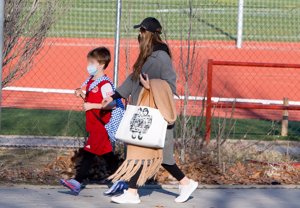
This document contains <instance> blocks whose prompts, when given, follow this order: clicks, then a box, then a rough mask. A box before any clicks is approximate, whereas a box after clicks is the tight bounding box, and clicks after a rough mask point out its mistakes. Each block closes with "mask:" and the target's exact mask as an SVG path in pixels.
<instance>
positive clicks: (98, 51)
mask: <svg viewBox="0 0 300 208" xmlns="http://www.w3.org/2000/svg"><path fill="white" fill-rule="evenodd" d="M87 58H93V59H96V60H97V61H98V63H99V64H104V67H103V69H106V68H107V66H108V64H109V62H110V52H109V50H108V49H107V48H105V47H99V48H95V49H93V50H91V51H90V52H89V53H88V55H87Z"/></svg>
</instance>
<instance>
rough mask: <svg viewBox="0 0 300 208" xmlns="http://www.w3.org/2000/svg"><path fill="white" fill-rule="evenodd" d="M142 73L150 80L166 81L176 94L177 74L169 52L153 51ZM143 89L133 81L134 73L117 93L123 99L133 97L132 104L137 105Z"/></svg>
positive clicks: (138, 82) (137, 82)
mask: <svg viewBox="0 0 300 208" xmlns="http://www.w3.org/2000/svg"><path fill="white" fill-rule="evenodd" d="M142 73H145V74H148V77H149V79H162V80H166V81H167V82H168V83H169V85H170V87H171V89H172V92H173V94H175V95H177V93H176V73H175V71H174V69H173V65H172V60H171V58H170V56H169V55H168V53H167V52H165V51H163V50H157V51H153V52H152V54H151V56H149V57H148V58H147V60H146V62H145V63H144V65H143V67H142ZM141 89H142V85H141V84H140V81H139V80H137V81H133V80H132V73H131V74H130V75H129V76H128V77H127V79H126V80H125V81H124V82H123V84H122V85H121V86H119V87H118V88H117V90H116V91H117V92H118V93H119V94H120V95H121V96H122V97H123V98H129V96H130V95H131V104H132V105H136V104H137V100H138V96H139V94H140V91H141Z"/></svg>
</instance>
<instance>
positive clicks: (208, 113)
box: [205, 59, 213, 144]
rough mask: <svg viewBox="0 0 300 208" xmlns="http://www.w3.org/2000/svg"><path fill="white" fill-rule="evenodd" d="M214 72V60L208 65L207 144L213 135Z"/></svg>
mask: <svg viewBox="0 0 300 208" xmlns="http://www.w3.org/2000/svg"><path fill="white" fill-rule="evenodd" d="M212 70H213V60H212V59H209V60H208V63H207V98H206V113H205V119H206V123H205V141H206V144H209V142H210V134H211V108H212V101H211V97H212Z"/></svg>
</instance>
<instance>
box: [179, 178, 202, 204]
mask: <svg viewBox="0 0 300 208" xmlns="http://www.w3.org/2000/svg"><path fill="white" fill-rule="evenodd" d="M197 187H198V182H196V181H193V180H192V179H190V183H189V184H188V185H179V192H180V194H179V196H178V197H177V198H176V199H175V202H178V203H183V202H185V201H187V200H188V199H189V197H190V196H191V194H192V193H193V192H194V191H195V190H196V189H197Z"/></svg>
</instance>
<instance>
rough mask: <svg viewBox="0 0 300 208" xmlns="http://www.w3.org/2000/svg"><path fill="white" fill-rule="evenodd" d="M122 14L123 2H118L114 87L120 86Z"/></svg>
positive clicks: (119, 0) (120, 0) (118, 0)
mask: <svg viewBox="0 0 300 208" xmlns="http://www.w3.org/2000/svg"><path fill="white" fill-rule="evenodd" d="M121 13H122V0H117V12H116V32H115V46H114V47H115V48H114V53H115V56H114V85H115V86H118V69H119V52H120V25H121Z"/></svg>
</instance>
